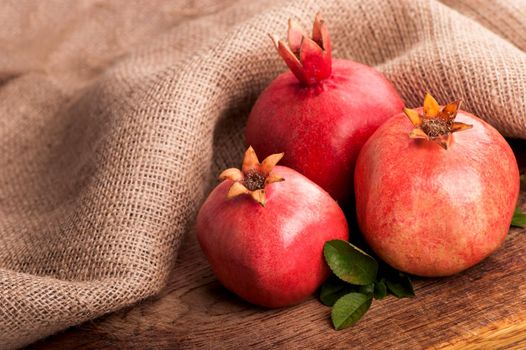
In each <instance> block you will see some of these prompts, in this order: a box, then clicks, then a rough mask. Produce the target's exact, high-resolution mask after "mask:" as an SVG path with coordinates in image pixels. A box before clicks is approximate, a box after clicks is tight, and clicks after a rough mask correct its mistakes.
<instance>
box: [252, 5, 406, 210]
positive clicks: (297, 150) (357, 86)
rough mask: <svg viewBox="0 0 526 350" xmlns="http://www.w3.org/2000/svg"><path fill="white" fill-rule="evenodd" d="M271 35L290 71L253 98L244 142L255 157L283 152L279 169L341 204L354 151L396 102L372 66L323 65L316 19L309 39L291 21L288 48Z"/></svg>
mask: <svg viewBox="0 0 526 350" xmlns="http://www.w3.org/2000/svg"><path fill="white" fill-rule="evenodd" d="M272 38H273V40H274V44H275V45H276V47H277V49H278V53H279V54H280V55H281V57H282V58H283V59H284V60H285V62H286V63H287V65H288V66H289V68H290V70H291V71H290V72H286V73H283V74H281V75H280V76H278V77H277V78H276V79H275V80H274V81H273V82H272V83H271V84H270V85H269V86H268V87H267V88H266V90H265V91H263V93H262V94H261V96H260V97H259V99H258V100H257V101H256V104H255V105H254V107H253V109H252V112H251V113H250V116H249V119H248V124H247V129H246V142H247V144H250V145H252V146H253V147H254V149H255V150H256V151H257V152H258V154H262V155H263V156H268V155H269V154H273V153H277V152H278V151H284V152H285V157H284V158H283V162H282V164H284V165H286V166H289V167H291V168H293V169H295V170H297V171H299V172H300V173H302V174H303V175H305V176H307V177H308V178H309V179H311V180H312V181H314V182H316V183H317V184H318V185H320V186H321V187H323V188H324V189H325V190H326V191H327V192H329V194H330V195H331V196H332V197H333V198H334V199H336V200H337V201H339V202H341V203H348V202H349V201H350V198H351V195H352V192H353V184H352V179H353V172H354V165H355V162H356V158H357V156H358V152H359V150H360V148H361V147H362V146H363V144H364V143H365V141H367V139H368V138H369V136H371V134H372V133H373V132H374V131H375V130H376V128H378V127H379V126H380V125H381V124H382V123H383V122H384V121H386V120H387V119H388V118H389V117H391V116H393V115H394V114H396V113H398V112H401V111H402V107H403V102H402V100H401V99H400V97H399V96H398V93H397V92H396V90H395V89H394V87H393V86H392V85H391V83H390V82H389V81H388V80H387V79H386V78H385V77H384V76H383V75H382V74H381V73H380V72H378V71H376V70H375V69H373V68H371V67H368V66H365V65H362V64H360V63H357V62H353V61H348V60H335V61H334V64H332V63H331V42H330V39H329V32H328V31H327V27H326V26H325V23H324V21H323V20H321V18H320V16H319V15H317V16H316V19H315V21H314V28H313V33H312V39H310V38H308V37H307V35H306V34H305V33H304V31H303V29H301V28H300V27H299V25H298V24H296V23H295V22H293V21H289V30H288V45H287V43H285V42H284V41H280V40H278V39H277V37H274V36H273V37H272Z"/></svg>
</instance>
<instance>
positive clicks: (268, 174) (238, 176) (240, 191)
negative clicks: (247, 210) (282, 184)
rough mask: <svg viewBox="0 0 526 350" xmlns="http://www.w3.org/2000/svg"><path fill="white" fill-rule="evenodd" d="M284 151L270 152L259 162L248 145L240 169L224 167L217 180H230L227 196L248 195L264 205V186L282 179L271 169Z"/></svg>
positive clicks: (229, 197)
mask: <svg viewBox="0 0 526 350" xmlns="http://www.w3.org/2000/svg"><path fill="white" fill-rule="evenodd" d="M283 155H284V153H278V154H272V155H270V156H268V157H267V158H265V159H264V160H263V162H261V163H260V162H259V160H258V157H257V155H256V152H255V151H254V149H253V148H252V147H249V148H248V149H247V151H246V152H245V158H244V159H243V166H242V167H241V170H239V169H236V168H229V169H226V170H225V171H223V172H222V173H221V175H219V180H221V181H223V180H231V181H233V183H232V186H231V187H230V189H229V190H228V194H227V198H228V199H231V198H234V197H237V196H240V195H250V196H251V197H252V199H254V200H255V201H256V202H258V203H259V204H261V205H262V206H265V187H266V186H267V185H269V184H271V183H274V182H279V181H283V180H284V179H283V178H282V177H281V176H278V175H276V174H273V173H272V169H273V168H274V167H275V166H276V164H277V163H278V162H279V161H280V160H281V158H283Z"/></svg>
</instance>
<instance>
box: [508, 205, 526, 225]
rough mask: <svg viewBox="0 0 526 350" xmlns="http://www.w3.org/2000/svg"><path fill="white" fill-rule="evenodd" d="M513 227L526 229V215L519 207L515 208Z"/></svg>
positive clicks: (512, 220)
mask: <svg viewBox="0 0 526 350" xmlns="http://www.w3.org/2000/svg"><path fill="white" fill-rule="evenodd" d="M511 226H515V227H522V228H526V214H525V213H523V212H522V211H521V209H520V208H519V207H517V208H515V212H514V213H513V218H512V219H511Z"/></svg>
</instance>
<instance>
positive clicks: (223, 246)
mask: <svg viewBox="0 0 526 350" xmlns="http://www.w3.org/2000/svg"><path fill="white" fill-rule="evenodd" d="M282 156H283V154H274V155H271V156H269V157H268V158H266V159H265V160H264V161H263V162H262V163H261V164H260V163H259V161H258V159H257V157H256V154H255V152H254V150H253V149H252V148H251V147H250V148H249V149H248V150H247V152H246V153H245V159H244V161H243V167H242V170H243V171H240V170H238V169H227V170H225V171H224V172H223V173H222V174H221V175H220V179H224V181H223V182H222V183H221V184H219V185H218V186H217V187H216V188H215V189H214V190H213V191H212V193H210V195H209V196H208V198H207V200H206V201H205V203H204V204H203V206H202V207H201V210H200V211H199V214H198V216H197V238H198V240H199V243H200V245H201V248H202V249H203V252H204V253H205V255H206V257H207V258H208V261H209V262H210V265H211V266H212V270H213V271H214V273H215V275H216V276H217V278H218V279H219V281H220V282H221V283H222V284H223V285H224V286H225V287H227V288H228V289H230V290H231V291H233V292H234V293H236V294H237V295H239V296H240V297H242V298H243V299H245V300H247V301H249V302H251V303H254V304H258V305H262V306H266V307H282V306H287V305H291V304H296V303H299V302H300V301H302V300H304V299H305V298H307V297H308V296H309V295H310V294H312V293H313V292H314V291H315V290H316V289H317V288H318V287H319V286H320V285H321V283H323V281H324V280H325V279H326V278H327V276H328V274H329V269H328V267H327V266H326V264H325V262H324V260H323V245H324V243H325V242H326V241H327V240H331V239H348V229H347V222H346V221H345V217H344V215H343V212H342V210H341V209H340V207H338V204H337V203H336V202H335V201H334V200H333V199H332V198H331V197H330V196H329V194H328V193H327V192H325V191H324V190H323V189H321V188H320V187H319V186H318V185H316V184H315V183H313V182H312V181H310V180H309V179H307V178H306V177H304V176H303V175H301V174H300V173H298V172H296V171H294V170H292V169H290V168H287V167H283V166H276V167H274V166H275V164H276V163H277V162H278V161H279V160H280V158H281V157H282ZM282 180H284V181H282Z"/></svg>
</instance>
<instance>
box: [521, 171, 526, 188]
mask: <svg viewBox="0 0 526 350" xmlns="http://www.w3.org/2000/svg"><path fill="white" fill-rule="evenodd" d="M522 188H526V174H522V175H521V189H522Z"/></svg>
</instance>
